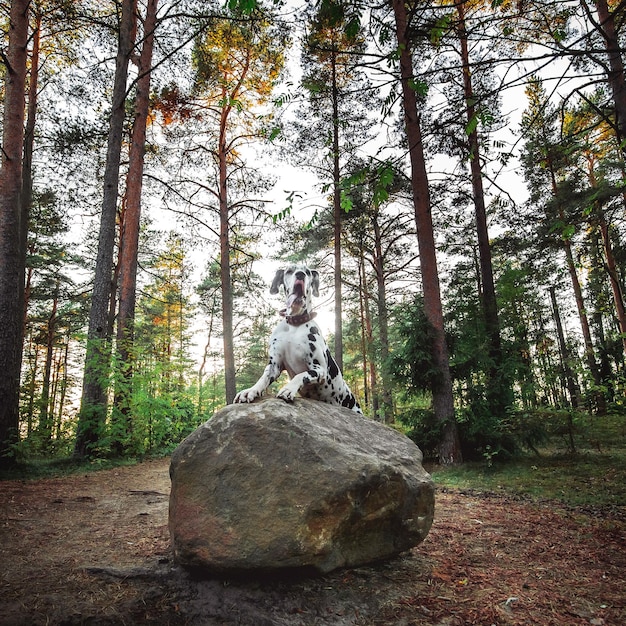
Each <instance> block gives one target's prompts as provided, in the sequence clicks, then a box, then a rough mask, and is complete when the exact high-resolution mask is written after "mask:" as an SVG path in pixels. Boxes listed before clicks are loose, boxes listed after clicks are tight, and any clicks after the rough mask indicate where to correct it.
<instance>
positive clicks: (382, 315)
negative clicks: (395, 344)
mask: <svg viewBox="0 0 626 626" xmlns="http://www.w3.org/2000/svg"><path fill="white" fill-rule="evenodd" d="M372 226H373V231H374V255H375V256H374V267H375V270H376V287H377V298H376V299H377V303H378V327H379V334H380V360H381V364H382V379H383V389H382V393H381V400H382V406H381V408H380V411H381V413H382V415H381V417H382V420H383V421H384V422H385V423H387V424H392V423H393V421H394V415H393V400H392V397H391V383H390V382H389V380H387V373H386V365H387V361H388V360H389V316H388V312H387V291H386V289H385V268H384V260H383V247H382V240H381V239H382V238H381V234H380V225H379V223H378V211H377V212H376V213H375V215H374V216H373V224H372Z"/></svg>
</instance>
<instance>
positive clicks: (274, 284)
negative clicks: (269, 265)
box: [270, 270, 285, 293]
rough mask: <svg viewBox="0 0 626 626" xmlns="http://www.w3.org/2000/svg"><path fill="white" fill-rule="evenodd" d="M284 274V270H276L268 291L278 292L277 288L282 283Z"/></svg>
mask: <svg viewBox="0 0 626 626" xmlns="http://www.w3.org/2000/svg"><path fill="white" fill-rule="evenodd" d="M284 276H285V270H278V271H277V272H276V276H274V280H273V281H272V286H271V287H270V293H278V288H279V287H280V286H281V285H282V284H283V278H284Z"/></svg>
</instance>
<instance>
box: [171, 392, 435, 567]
mask: <svg viewBox="0 0 626 626" xmlns="http://www.w3.org/2000/svg"><path fill="white" fill-rule="evenodd" d="M421 461H422V454H421V452H420V450H419V449H418V448H417V446H415V444H414V443H413V442H411V441H410V440H409V439H408V438H406V437H404V436H403V435H402V434H400V433H398V432H396V431H394V430H393V429H391V428H389V427H386V426H383V425H381V424H379V423H377V422H374V421H372V420H370V419H367V418H364V417H361V416H359V415H356V414H355V413H354V412H352V411H349V410H347V409H344V408H341V407H334V406H331V405H329V404H325V403H322V402H316V401H314V400H304V399H298V400H296V401H295V403H294V404H287V403H285V402H283V401H282V400H276V399H268V400H265V401H262V402H257V403H254V404H250V405H244V404H237V405H231V406H228V407H226V408H224V409H222V410H221V411H219V412H218V413H216V414H215V415H214V416H213V418H212V419H211V420H209V421H208V422H206V423H205V424H203V425H202V426H201V427H200V428H198V429H197V430H196V431H194V432H193V433H192V434H191V435H190V436H189V437H187V439H185V440H184V441H183V442H182V443H181V444H180V446H179V447H178V448H177V449H176V450H175V452H174V454H173V455H172V461H171V467H170V476H171V479H172V491H171V495H170V509H169V528H170V535H171V538H172V543H173V546H174V552H175V557H176V559H177V561H178V562H179V563H181V564H183V565H186V566H190V567H199V568H201V569H204V570H208V571H210V572H214V573H215V572H217V573H220V572H221V573H244V574H245V573H253V572H258V571H264V572H281V571H283V572H284V571H288V570H302V571H304V572H308V571H311V572H321V573H326V572H329V571H331V570H333V569H335V568H338V567H349V566H357V565H363V564H366V563H370V562H373V561H377V560H380V559H384V558H388V557H390V556H393V555H396V554H398V553H400V552H403V551H405V550H408V549H409V548H411V547H413V546H415V545H417V544H418V543H420V542H421V541H422V540H423V539H424V538H425V537H426V535H427V534H428V531H429V529H430V526H431V524H432V520H433V514H434V489H433V483H432V481H431V479H430V476H429V475H428V474H427V473H426V471H425V470H424V469H423V468H422V465H421Z"/></svg>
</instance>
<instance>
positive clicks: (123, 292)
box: [115, 0, 158, 433]
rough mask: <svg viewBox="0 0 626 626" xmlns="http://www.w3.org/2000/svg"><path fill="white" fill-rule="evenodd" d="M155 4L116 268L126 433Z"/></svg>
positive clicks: (153, 1)
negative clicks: (118, 286) (118, 262)
mask: <svg viewBox="0 0 626 626" xmlns="http://www.w3.org/2000/svg"><path fill="white" fill-rule="evenodd" d="M157 8H158V0H148V3H147V5H146V15H145V19H144V21H143V46H142V48H141V54H140V56H139V60H138V63H137V69H138V72H139V77H138V79H137V91H136V95H135V120H134V123H133V130H132V135H131V141H130V154H129V163H128V175H127V177H126V209H125V211H124V220H123V223H122V235H121V243H120V264H119V265H120V267H119V281H120V294H119V309H118V316H117V352H118V355H119V360H120V368H121V372H120V375H121V376H122V377H123V381H122V384H121V386H119V387H118V389H117V390H116V394H115V407H116V410H117V411H118V412H119V415H120V418H121V421H122V423H121V424H120V425H119V426H120V429H121V431H122V432H126V433H129V432H130V430H131V423H130V395H131V389H130V386H131V382H132V375H133V366H132V361H133V350H132V347H133V343H134V324H135V302H136V291H137V262H138V258H137V257H138V253H139V227H140V223H141V193H142V187H143V170H144V156H145V152H146V127H147V121H148V113H149V108H150V79H151V68H152V50H153V47H154V30H155V28H156V23H157V19H156V16H157Z"/></svg>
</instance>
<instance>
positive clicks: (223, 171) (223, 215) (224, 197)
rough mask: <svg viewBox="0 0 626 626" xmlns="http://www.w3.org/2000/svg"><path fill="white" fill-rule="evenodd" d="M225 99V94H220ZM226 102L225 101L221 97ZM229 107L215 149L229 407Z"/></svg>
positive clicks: (231, 365) (231, 346) (231, 379)
mask: <svg viewBox="0 0 626 626" xmlns="http://www.w3.org/2000/svg"><path fill="white" fill-rule="evenodd" d="M224 95H225V96H226V95H227V94H224ZM225 99H226V98H225ZM229 113H230V107H229V106H225V107H224V108H223V109H222V116H221V120H220V135H219V147H218V160H219V205H220V206H219V211H220V278H221V282H222V334H223V337H224V382H225V386H226V404H232V402H233V400H234V399H235V395H236V394H237V383H236V379H235V375H236V374H235V340H234V333H233V283H232V276H231V267H230V232H229V231H230V215H229V210H228V172H227V159H228V148H227V145H226V129H227V125H228V115H229Z"/></svg>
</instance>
